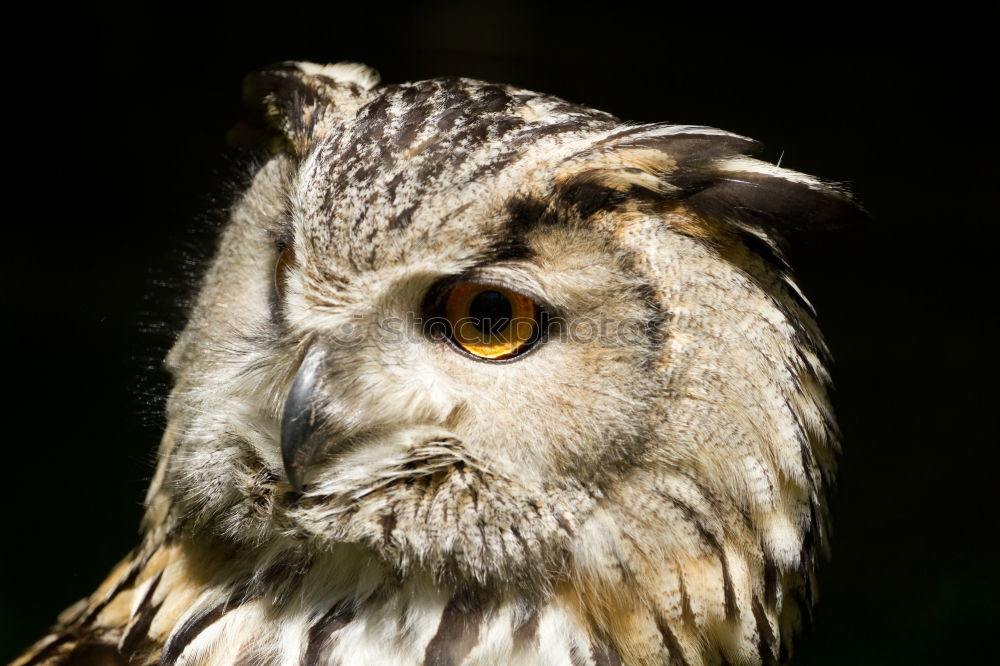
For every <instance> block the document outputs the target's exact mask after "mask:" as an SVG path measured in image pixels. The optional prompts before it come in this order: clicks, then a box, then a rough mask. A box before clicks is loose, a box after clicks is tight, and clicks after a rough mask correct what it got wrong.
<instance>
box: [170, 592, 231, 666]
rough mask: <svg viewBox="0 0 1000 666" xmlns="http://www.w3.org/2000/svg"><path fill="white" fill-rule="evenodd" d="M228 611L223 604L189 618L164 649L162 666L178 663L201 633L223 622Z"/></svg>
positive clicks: (172, 635)
mask: <svg viewBox="0 0 1000 666" xmlns="http://www.w3.org/2000/svg"><path fill="white" fill-rule="evenodd" d="M226 610H228V609H227V607H226V604H224V603H222V604H219V605H217V606H213V607H212V608H209V609H208V610H205V611H202V612H201V613H198V614H197V615H195V616H193V617H191V618H189V619H188V620H187V621H186V622H185V623H184V624H183V625H181V628H180V629H178V630H177V631H175V632H174V633H173V634H171V636H170V640H168V641H167V644H166V645H165V646H164V647H163V655H162V657H161V658H160V664H161V666H172V665H173V664H175V663H177V659H178V658H179V657H180V656H181V654H182V653H183V652H184V649H185V648H187V646H188V645H190V644H191V642H192V641H193V640H194V639H196V638H198V636H199V635H201V632H203V631H205V630H206V629H208V628H209V627H210V626H212V625H213V624H215V623H216V622H218V621H219V620H221V619H222V616H223V615H225V614H226Z"/></svg>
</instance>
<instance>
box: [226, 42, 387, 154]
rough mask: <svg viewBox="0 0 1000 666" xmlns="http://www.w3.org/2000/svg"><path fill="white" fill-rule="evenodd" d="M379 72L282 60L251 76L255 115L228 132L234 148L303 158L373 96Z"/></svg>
mask: <svg viewBox="0 0 1000 666" xmlns="http://www.w3.org/2000/svg"><path fill="white" fill-rule="evenodd" d="M378 80H379V76H378V73H377V72H376V71H375V70H373V69H371V68H370V67H367V66H365V65H362V64H359V63H336V64H329V65H318V64H316V63H311V62H283V63H278V64H276V65H272V66H270V67H266V68H264V69H262V70H260V71H258V72H254V73H252V74H249V75H248V76H247V77H246V78H245V79H244V82H243V100H244V102H245V103H246V104H247V106H249V107H250V108H251V109H253V110H254V111H255V112H256V117H255V118H253V119H251V120H248V121H244V122H243V123H241V124H240V125H238V126H237V127H235V128H234V129H233V130H232V131H231V132H230V133H229V140H230V142H231V143H233V144H234V145H237V146H240V147H245V148H268V149H270V150H271V151H273V152H281V151H286V152H291V153H293V154H295V155H297V156H299V157H301V156H303V155H305V154H306V153H308V152H309V149H310V148H311V147H312V146H313V145H314V144H315V143H316V142H317V141H318V140H320V139H322V138H323V136H325V135H326V134H327V132H329V130H330V128H331V127H332V126H333V125H334V124H336V123H338V122H343V121H344V120H346V119H348V118H351V117H353V116H354V114H355V113H356V112H357V110H358V109H359V108H361V106H363V105H364V104H365V103H366V102H367V101H368V100H369V99H370V97H371V94H370V92H369V91H371V90H372V88H374V87H375V86H376V85H377V84H378Z"/></svg>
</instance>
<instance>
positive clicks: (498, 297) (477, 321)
mask: <svg viewBox="0 0 1000 666" xmlns="http://www.w3.org/2000/svg"><path fill="white" fill-rule="evenodd" d="M513 314H514V311H513V310H512V309H511V306H510V301H509V300H507V297H506V296H504V295H503V294H501V293H500V292H499V291H493V290H490V291H483V292H480V293H479V294H477V295H476V297H475V298H473V299H472V303H470V304H469V318H471V319H472V325H473V326H475V327H476V329H477V330H478V331H479V332H480V333H483V334H484V335H497V334H498V333H500V332H501V331H503V330H504V329H505V328H507V326H508V325H509V324H510V318H511V315H513Z"/></svg>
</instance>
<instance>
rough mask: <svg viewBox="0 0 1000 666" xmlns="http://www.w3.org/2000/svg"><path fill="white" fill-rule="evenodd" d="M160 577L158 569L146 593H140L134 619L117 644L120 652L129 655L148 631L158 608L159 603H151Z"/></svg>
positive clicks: (134, 650)
mask: <svg viewBox="0 0 1000 666" xmlns="http://www.w3.org/2000/svg"><path fill="white" fill-rule="evenodd" d="M162 577H163V572H162V571H160V572H158V573H157V574H156V577H155V578H153V580H152V581H151V582H150V583H149V587H148V588H147V589H146V593H145V594H144V595H142V599H141V600H140V601H139V605H138V606H137V607H136V612H135V614H134V615H135V619H134V620H133V621H132V624H131V626H130V627H129V629H128V632H127V633H126V634H125V636H123V637H122V640H121V642H120V643H119V644H118V646H119V649H120V650H121V651H122V654H124V655H126V656H129V657H131V656H132V655H133V654H135V652H136V651H138V649H139V648H140V647H141V646H142V644H143V642H144V641H145V640H146V638H147V634H148V633H149V626H150V624H152V622H153V618H154V617H156V614H157V613H158V612H159V610H160V604H153V595H154V594H156V588H157V587H158V586H159V584H160V579H161V578H162Z"/></svg>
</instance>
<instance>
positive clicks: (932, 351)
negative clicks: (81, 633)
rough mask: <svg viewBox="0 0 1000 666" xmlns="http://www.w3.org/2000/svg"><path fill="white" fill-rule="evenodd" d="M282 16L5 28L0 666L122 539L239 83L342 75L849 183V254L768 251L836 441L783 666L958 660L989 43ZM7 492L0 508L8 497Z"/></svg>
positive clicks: (977, 465)
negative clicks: (499, 103)
mask: <svg viewBox="0 0 1000 666" xmlns="http://www.w3.org/2000/svg"><path fill="white" fill-rule="evenodd" d="M324 7H325V9H323V10H319V9H317V8H315V7H311V8H307V7H304V6H300V3H293V4H291V5H289V4H287V3H286V4H285V5H284V6H282V7H269V8H260V9H253V8H250V7H248V6H246V5H240V6H232V7H222V6H216V7H214V8H212V9H207V8H205V7H202V8H200V9H192V10H189V11H182V10H180V9H178V8H177V6H176V5H171V9H170V10H169V11H168V10H167V9H162V10H157V9H155V8H152V7H148V6H143V7H142V8H139V7H138V6H135V7H132V8H130V9H124V8H118V9H115V10H111V9H98V8H93V7H89V6H87V7H84V6H78V7H77V8H75V9H62V8H58V7H55V6H41V5H39V6H38V7H35V8H33V9H31V12H32V16H31V18H30V19H27V18H22V19H19V20H16V21H11V22H8V23H7V26H6V27H5V28H4V30H5V31H6V33H7V40H8V47H9V46H12V45H17V44H21V46H17V47H16V52H15V53H14V54H13V55H12V56H8V58H7V59H6V66H5V76H4V78H3V82H4V88H5V107H6V109H7V111H8V112H11V115H12V119H10V120H8V121H7V123H6V127H7V136H6V143H7V145H12V146H13V147H14V153H13V156H10V153H8V160H10V161H8V162H7V163H6V164H5V165H4V166H5V167H7V169H8V170H12V171H13V172H15V173H16V174H17V175H16V176H14V178H13V179H12V180H11V179H8V182H9V183H11V185H12V187H11V189H10V190H8V192H7V193H6V195H5V196H4V199H3V202H4V211H5V213H6V215H5V218H6V224H5V225H4V229H5V232H6V233H5V239H6V258H5V260H4V261H3V271H4V277H3V283H2V284H3V292H2V296H3V303H4V312H5V314H6V316H7V319H8V321H7V323H6V326H5V327H4V330H5V334H6V336H8V338H9V342H8V345H7V350H8V359H9V362H8V364H7V365H6V368H5V370H6V371H5V372H4V375H3V379H4V385H5V388H6V393H7V398H6V399H5V401H4V403H3V404H4V407H5V411H6V414H5V416H6V418H5V421H6V422H7V423H6V424H5V425H7V426H8V427H7V428H5V430H6V432H9V433H10V434H9V435H7V438H6V441H5V447H4V451H5V456H6V461H7V474H6V481H7V483H5V485H4V486H3V487H4V489H5V490H7V492H6V493H5V495H6V497H5V505H6V506H5V510H4V512H3V520H4V523H5V529H4V530H3V534H4V540H5V543H4V546H3V550H2V552H3V553H4V560H5V564H4V566H3V567H2V572H3V575H4V577H5V580H4V594H3V598H2V602H0V639H2V640H0V660H6V659H8V658H12V657H13V656H14V655H15V654H16V652H17V651H18V650H19V649H20V648H21V647H23V646H24V645H26V644H27V643H30V642H31V641H32V640H34V639H35V638H37V637H38V636H40V635H41V633H42V632H43V631H44V630H45V628H46V627H47V626H48V625H49V623H50V622H51V621H52V620H53V619H54V617H55V615H56V613H57V612H58V611H60V610H61V609H62V608H64V607H65V606H67V605H68V604H70V603H71V602H73V601H75V600H76V599H78V598H79V597H81V596H84V595H85V594H88V593H89V592H90V591H92V590H93V588H94V587H95V586H96V584H97V583H98V582H99V581H100V580H101V579H102V577H103V575H104V574H105V573H106V572H107V571H108V570H109V569H110V567H111V566H112V565H113V564H114V563H115V562H116V561H117V559H118V558H120V557H121V556H122V555H123V554H124V553H125V552H126V551H127V550H128V549H129V548H130V547H131V546H132V545H133V544H134V542H135V541H136V528H137V525H138V521H139V517H140V515H141V502H142V496H143V492H144V489H145V486H146V484H147V482H148V479H149V476H150V475H151V472H152V469H153V464H154V452H155V447H156V444H157V441H158V437H159V430H160V428H161V427H162V418H161V416H160V407H161V399H162V395H163V393H164V387H165V377H164V376H163V375H162V373H161V372H160V371H159V370H158V369H157V367H158V363H159V359H160V358H162V356H163V354H164V353H165V351H166V349H167V348H168V347H169V345H170V341H171V339H172V336H173V334H174V333H175V332H176V331H177V329H178V327H179V326H180V325H181V324H182V323H183V317H182V312H183V303H184V298H185V295H186V294H188V293H189V292H190V287H189V285H190V284H191V282H192V278H191V275H193V274H196V273H197V270H198V267H199V266H200V265H201V262H202V261H204V259H205V258H206V257H207V256H208V255H209V253H210V251H211V247H212V243H213V237H214V231H215V229H217V227H218V218H219V216H220V214H219V211H221V210H224V208H225V206H226V204H227V202H228V200H229V197H230V193H229V191H228V190H227V188H226V187H225V186H224V185H223V183H225V182H227V181H231V180H232V179H233V176H234V174H235V175H238V174H239V173H240V171H239V167H238V161H237V159H236V157H235V156H234V153H233V152H232V151H230V150H229V149H228V148H227V147H226V145H225V140H224V136H225V132H226V130H227V129H228V128H229V127H230V126H231V125H232V124H234V123H235V122H236V121H237V120H239V119H240V118H241V117H242V115H243V109H242V108H241V105H240V80H241V77H242V76H243V74H244V73H246V72H247V71H249V70H252V69H254V68H257V67H260V66H262V65H265V64H267V63H270V62H273V61H278V60H285V59H307V60H314V61H319V62H328V61H337V60H343V59H350V60H358V61H362V62H366V63H368V64H370V65H372V66H374V67H376V68H377V69H379V70H380V71H381V72H382V75H383V80H384V81H387V82H398V81H404V80H413V79H419V78H427V77H432V76H443V75H464V76H470V77H475V78H482V79H488V80H498V81H504V82H509V83H514V84H518V85H520V86H523V87H526V88H531V89H536V90H544V91H546V92H550V93H554V94H557V95H559V96H562V97H564V98H567V99H569V100H572V101H575V102H581V103H585V104H588V105H590V106H594V107H597V108H601V109H604V110H607V111H611V112H613V113H615V114H616V115H618V116H619V117H622V118H626V119H631V120H649V121H657V120H669V121H673V122H680V123H696V124H709V125H715V126H718V127H723V128H725V129H729V130H732V131H735V132H738V133H740V134H744V135H748V136H752V137H754V138H756V139H759V140H761V141H763V142H764V143H765V144H766V145H767V146H768V148H767V151H766V152H765V153H764V157H765V158H766V159H770V160H772V161H776V160H777V159H778V158H779V157H781V159H782V165H783V166H787V167H790V168H793V169H798V170H802V171H806V172H809V173H813V174H817V175H820V176H823V177H825V178H828V179H832V180H836V181H844V182H847V183H849V184H850V185H851V187H852V188H853V190H854V191H855V192H856V193H857V194H858V196H859V197H860V198H861V200H862V201H863V202H864V203H865V205H866V207H867V208H868V209H869V210H870V212H871V213H872V217H873V221H872V222H871V223H870V224H868V225H866V226H865V227H864V228H862V229H857V230H854V231H853V232H851V233H847V234H843V235H840V236H837V237H833V238H823V239H820V240H819V242H816V243H813V244H812V245H809V246H805V247H802V248H800V249H799V252H798V253H797V255H796V260H797V264H798V268H799V273H800V277H801V282H802V284H803V286H804V289H805V291H806V293H807V294H808V295H809V296H810V298H811V299H812V300H813V302H814V303H815V305H816V306H817V308H818V310H819V312H820V317H821V320H820V321H821V324H822V325H823V327H824V330H825V331H826V333H827V336H828V338H829V342H830V345H831V347H832V349H833V352H834V355H835V356H836V358H837V361H838V363H837V366H836V367H835V369H834V372H835V378H836V381H837V387H838V391H837V395H836V402H837V407H838V410H839V414H840V420H841V425H842V427H843V430H844V433H845V439H846V444H845V451H846V452H845V456H844V459H843V465H842V475H841V479H842V482H841V487H840V490H839V494H838V498H837V500H836V504H835V532H834V542H833V550H834V557H833V559H832V560H831V561H830V562H829V563H828V564H826V565H825V566H824V567H823V569H822V571H821V578H820V589H821V599H820V605H819V607H818V609H817V614H816V627H815V628H814V630H813V631H811V632H810V633H809V634H808V636H807V637H806V638H804V639H803V641H802V644H801V650H800V655H799V659H798V663H801V664H817V665H818V664H904V663H906V664H950V663H964V662H965V661H968V660H971V659H972V658H974V657H976V656H981V655H985V654H987V652H986V650H987V649H988V648H987V647H981V646H989V645H990V644H991V643H992V629H993V626H994V622H995V620H996V613H995V612H994V606H995V604H996V602H997V593H998V585H997V583H998V575H997V566H996V565H997V562H996V555H995V554H994V551H993V550H992V543H991V542H992V540H993V539H992V532H993V531H994V530H995V529H996V526H997V518H996V514H995V503H994V502H993V501H992V499H993V498H992V495H993V491H994V489H995V487H996V485H995V484H996V481H995V479H996V462H997V456H996V454H995V452H994V451H995V449H996V446H997V444H998V441H997V437H996V435H995V431H994V418H995V410H994V401H995V398H996V394H997V391H996V388H995V381H996V379H995V378H996V377H997V370H998V367H997V366H998V363H997V352H996V342H997V330H998V325H997V324H998V322H997V316H996V300H997V299H996V296H995V290H994V287H995V279H994V275H993V271H994V268H995V265H996V247H997V240H998V225H997V219H996V214H995V209H994V206H993V204H994V198H995V185H994V183H995V182H996V178H997V175H998V174H997V168H996V160H997V154H996V150H995V149H994V145H995V143H996V142H995V141H994V140H993V135H994V133H995V131H996V130H995V129H994V125H995V124H996V120H997V118H996V110H995V108H994V107H993V106H992V105H991V104H990V103H989V102H988V101H987V93H988V92H995V88H996V87H997V86H996V78H997V77H996V71H995V70H996V67H995V62H993V56H992V52H993V46H994V42H995V40H996V37H995V36H994V35H992V34H990V32H989V26H988V24H987V22H986V21H985V18H984V17H982V16H976V15H974V14H971V13H965V11H964V10H963V9H962V8H961V7H959V6H957V5H954V4H944V3H941V4H938V3H930V2H926V3H914V4H905V5H904V4H892V5H886V4H883V5H881V6H880V7H878V8H874V7H870V8H866V9H865V8H856V7H849V6H846V5H843V4H836V5H834V4H825V5H810V4H808V3H801V4H800V5H799V7H798V8H797V9H788V8H778V7H776V6H773V5H769V6H768V7H767V8H765V7H764V6H763V4H762V3H752V4H748V5H742V6H740V8H733V7H727V6H725V5H717V4H709V3H704V4H703V5H702V6H700V7H696V6H691V5H683V6H680V5H679V6H671V5H670V4H669V3H658V4H656V5H650V6H642V5H637V4H631V3H606V4H602V5H584V4H581V3H573V4H566V5H544V6H541V5H538V6H536V4H535V3H529V2H506V3H503V4H502V5H500V4H492V5H486V4H483V5H469V4H460V3H432V2H431V3H418V4H411V5H408V6H407V7H406V8H403V9H392V8H389V7H388V6H386V5H384V4H376V3H367V4H362V5H360V6H354V7H353V8H352V9H350V10H344V9H337V8H335V7H334V6H333V4H332V3H327V4H326V5H324ZM8 489H9V490H8Z"/></svg>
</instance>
